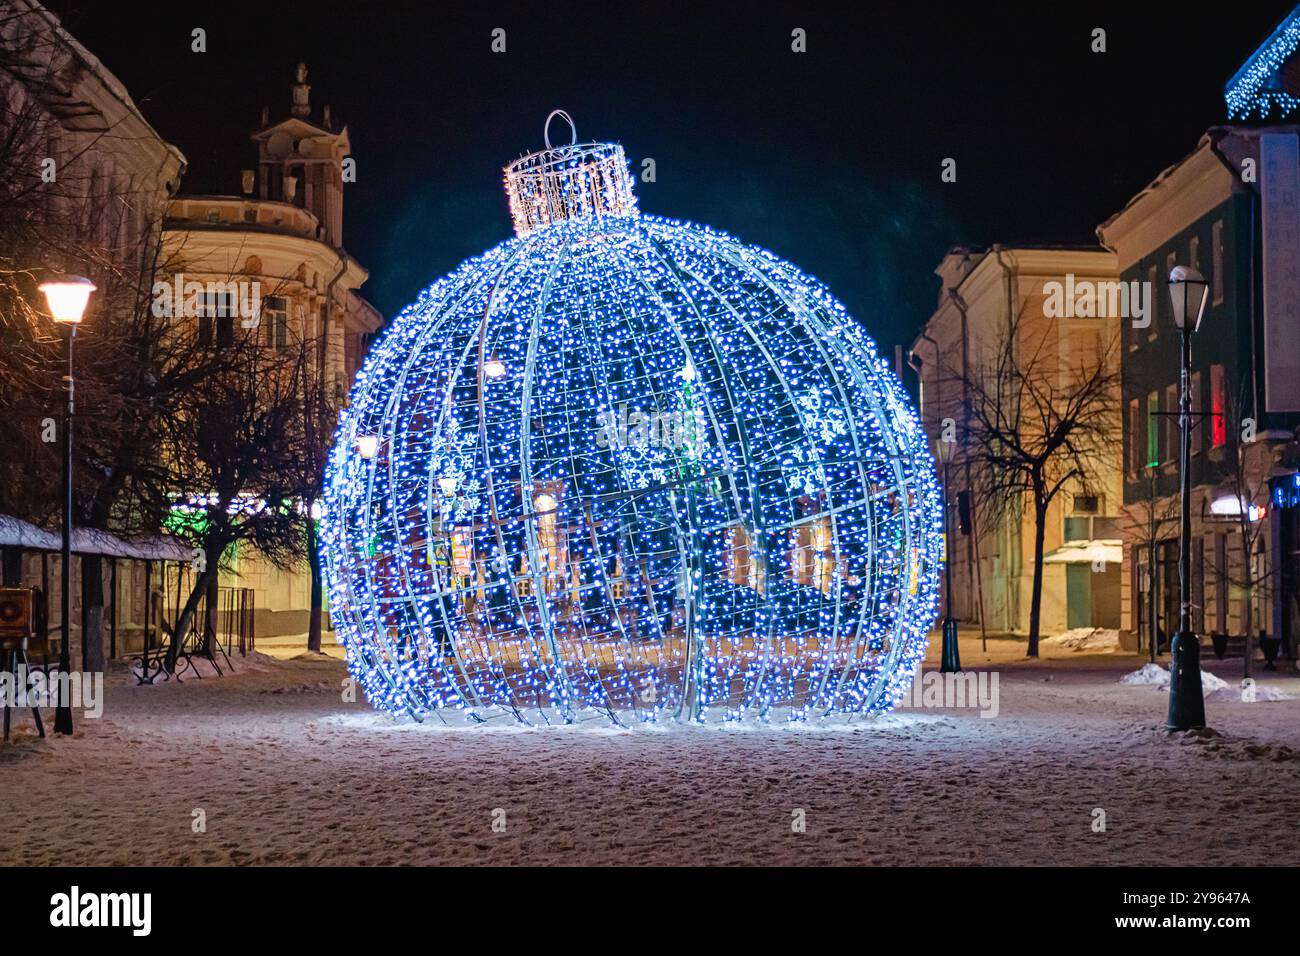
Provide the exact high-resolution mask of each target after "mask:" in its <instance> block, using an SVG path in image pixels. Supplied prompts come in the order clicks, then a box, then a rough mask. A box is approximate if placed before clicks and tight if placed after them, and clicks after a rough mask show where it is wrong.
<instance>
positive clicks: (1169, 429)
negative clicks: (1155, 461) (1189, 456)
mask: <svg viewBox="0 0 1300 956" xmlns="http://www.w3.org/2000/svg"><path fill="white" fill-rule="evenodd" d="M1164 410H1165V412H1166V414H1165V415H1164V416H1163V421H1164V428H1162V429H1161V434H1162V435H1163V436H1164V441H1163V442H1162V447H1161V449H1160V450H1161V452H1162V454H1161V457H1160V460H1161V461H1177V460H1178V452H1179V447H1178V439H1179V432H1178V416H1177V415H1175V414H1174V412H1176V411H1178V386H1177V385H1167V386H1165V409H1164Z"/></svg>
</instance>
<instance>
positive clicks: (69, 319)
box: [39, 276, 95, 734]
mask: <svg viewBox="0 0 1300 956" xmlns="http://www.w3.org/2000/svg"><path fill="white" fill-rule="evenodd" d="M39 288H40V290H41V292H43V293H45V301H46V302H47V303H48V304H49V307H50V316H51V317H52V318H53V319H54V321H55V322H58V323H60V324H61V325H66V326H67V327H68V374H67V376H66V378H65V379H64V381H65V383H66V388H67V392H68V407H67V410H66V411H65V413H64V417H63V561H62V567H61V568H60V569H59V572H60V578H61V581H62V594H61V595H60V597H61V598H62V602H63V603H62V609H63V620H62V622H61V624H60V640H59V670H61V671H62V672H63V675H64V676H65V677H66V676H67V675H68V674H69V673H70V672H71V670H72V662H71V658H70V650H71V648H70V647H69V645H70V644H71V643H72V640H71V636H70V624H71V618H72V593H71V591H72V416H73V412H74V407H75V406H74V393H73V385H74V382H73V377H72V346H73V343H74V342H75V341H76V338H77V326H78V325H80V324H81V319H82V316H84V315H85V313H86V305H87V304H88V303H89V302H90V293H92V292H94V291H95V283H93V282H91V281H90V280H89V279H87V278H85V277H83V276H58V277H56V278H53V279H48V280H46V281H45V282H42V283H41V284H40V286H39ZM54 730H55V733H60V734H71V733H72V704H71V701H70V700H69V699H68V697H67V695H66V694H60V695H59V699H58V702H57V703H56V705H55V710H54Z"/></svg>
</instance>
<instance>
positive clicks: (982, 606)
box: [911, 246, 1121, 636]
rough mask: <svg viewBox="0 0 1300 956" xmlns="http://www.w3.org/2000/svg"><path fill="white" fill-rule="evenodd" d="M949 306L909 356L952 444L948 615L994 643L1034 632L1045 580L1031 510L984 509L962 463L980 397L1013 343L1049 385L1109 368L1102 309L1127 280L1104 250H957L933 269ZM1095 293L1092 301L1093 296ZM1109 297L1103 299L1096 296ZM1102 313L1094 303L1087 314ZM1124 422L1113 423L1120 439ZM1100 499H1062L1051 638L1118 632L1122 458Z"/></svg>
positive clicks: (928, 413)
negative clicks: (1120, 279) (976, 384)
mask: <svg viewBox="0 0 1300 956" xmlns="http://www.w3.org/2000/svg"><path fill="white" fill-rule="evenodd" d="M935 273H936V274H937V275H938V276H939V278H940V281H941V286H940V290H939V299H938V305H937V308H936V310H935V312H934V314H933V315H932V316H931V317H930V319H929V320H928V321H927V322H926V324H925V327H924V328H923V329H922V331H921V334H920V336H919V337H918V338H917V339H916V340H915V341H914V342H913V344H912V348H911V363H912V366H913V368H914V369H916V371H917V373H918V376H919V379H920V402H921V414H922V420H923V422H924V425H925V428H926V432H927V434H929V435H930V436H931V437H932V439H934V440H936V441H941V440H943V439H944V438H945V437H952V438H955V450H954V453H953V454H952V456H951V460H950V461H949V462H948V463H947V464H946V465H941V477H942V476H943V472H945V471H946V473H947V480H946V481H945V482H944V484H945V489H946V499H947V506H948V511H947V515H948V520H947V525H948V536H947V542H948V550H947V559H948V561H949V562H950V563H951V565H952V594H951V595H950V596H946V597H945V600H948V601H951V604H950V608H951V612H950V613H951V614H952V615H953V616H954V617H955V618H956V619H958V620H959V621H964V622H968V623H977V622H978V623H982V624H983V626H984V628H985V629H986V630H987V631H989V632H1002V633H1016V634H1022V633H1027V632H1028V630H1029V626H1030V621H1029V618H1030V605H1031V601H1032V589H1033V577H1034V566H1033V565H1034V561H1033V558H1034V527H1033V525H1034V522H1033V508H1032V499H1031V496H1029V495H1028V494H1026V495H1024V500H1016V501H1013V502H1010V503H1008V504H1009V506H1008V507H1005V508H1002V507H999V508H988V507H981V506H980V502H979V500H978V498H979V496H978V495H977V494H976V493H975V489H976V488H977V487H978V486H979V485H980V480H979V479H980V476H979V475H978V474H977V473H976V472H977V471H978V468H979V466H978V465H977V464H975V463H972V462H971V461H970V460H969V458H968V456H967V454H966V452H965V450H964V442H963V434H964V431H965V429H966V428H967V425H968V416H969V404H970V401H971V396H970V394H969V387H970V386H969V384H968V383H970V382H972V381H973V380H974V379H975V377H976V376H977V375H978V374H980V372H979V370H980V369H981V368H985V367H988V366H989V365H990V364H991V363H992V362H993V360H994V352H995V351H996V350H998V349H999V348H1000V347H1002V346H1003V344H1004V343H1007V342H1008V339H1012V340H1014V349H1015V352H1016V354H1017V355H1024V356H1028V355H1031V354H1032V355H1035V356H1039V357H1041V358H1042V360H1043V362H1045V363H1046V367H1047V368H1048V369H1049V370H1051V372H1052V374H1055V373H1056V372H1059V373H1060V374H1061V375H1062V376H1067V375H1069V374H1071V371H1072V370H1073V369H1075V368H1092V367H1095V366H1096V365H1097V363H1098V362H1103V361H1106V360H1108V358H1109V356H1110V354H1111V352H1112V351H1113V349H1112V346H1111V343H1112V342H1113V340H1114V339H1115V337H1116V335H1117V332H1118V326H1119V322H1120V319H1119V316H1118V314H1117V313H1118V312H1119V311H1120V310H1119V309H1117V308H1114V307H1113V306H1112V305H1111V304H1109V303H1108V302H1107V300H1106V299H1105V297H1104V292H1105V289H1106V286H1105V284H1106V283H1113V282H1114V280H1115V279H1116V276H1117V273H1116V267H1115V256H1114V254H1113V253H1111V252H1108V251H1106V250H1104V249H1100V248H1095V247H1085V248H1069V247H1060V248H1032V247H1014V248H1005V247H1000V246H994V247H993V248H991V249H989V250H971V249H966V248H955V249H953V250H951V251H950V252H949V253H948V255H947V256H945V257H944V259H943V261H942V262H941V263H940V264H939V267H938V268H937V269H936V270H935ZM1088 289H1091V290H1093V292H1092V294H1091V297H1090V298H1088V299H1087V302H1085V297H1084V290H1088ZM1099 291H1100V292H1102V293H1103V296H1102V297H1101V298H1100V299H1099V298H1098V297H1097V295H1096V293H1097V292H1099ZM1088 303H1091V304H1088ZM1118 426H1119V423H1118V422H1115V430H1116V433H1118ZM1097 478H1098V481H1096V482H1094V487H1091V488H1087V489H1085V488H1083V487H1081V486H1079V485H1077V484H1072V485H1069V486H1067V487H1065V488H1064V489H1063V490H1062V491H1061V493H1059V494H1058V495H1056V496H1055V498H1054V499H1053V500H1052V503H1051V504H1050V506H1049V510H1048V513H1047V517H1046V525H1045V529H1046V530H1045V538H1044V554H1045V557H1044V569H1043V572H1044V573H1043V588H1042V617H1041V623H1040V633H1041V634H1042V635H1044V636H1046V635H1051V634H1056V633H1060V632H1062V631H1065V630H1068V629H1071V628H1077V627H1117V626H1118V623H1119V620H1118V619H1119V582H1120V578H1121V571H1120V568H1119V556H1120V549H1119V541H1118V533H1117V532H1116V530H1115V517H1116V516H1117V515H1118V513H1119V506H1120V503H1121V483H1120V472H1119V458H1118V454H1116V455H1115V460H1114V467H1110V466H1109V465H1107V466H1106V467H1105V468H1104V469H1103V470H1102V473H1101V474H1100V475H1099V476H1097Z"/></svg>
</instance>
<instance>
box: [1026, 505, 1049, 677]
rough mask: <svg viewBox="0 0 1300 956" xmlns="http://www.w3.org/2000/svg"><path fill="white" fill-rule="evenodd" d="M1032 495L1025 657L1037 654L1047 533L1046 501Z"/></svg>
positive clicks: (1041, 614)
mask: <svg viewBox="0 0 1300 956" xmlns="http://www.w3.org/2000/svg"><path fill="white" fill-rule="evenodd" d="M1034 497H1035V501H1034V586H1033V593H1032V594H1031V596H1030V600H1029V650H1028V652H1027V653H1026V656H1027V657H1037V656H1038V628H1039V623H1040V621H1041V618H1042V616H1043V540H1044V538H1045V536H1046V534H1047V503H1046V502H1042V501H1039V500H1037V498H1038V496H1037V495H1035V496H1034Z"/></svg>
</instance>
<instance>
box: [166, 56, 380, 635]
mask: <svg viewBox="0 0 1300 956" xmlns="http://www.w3.org/2000/svg"><path fill="white" fill-rule="evenodd" d="M291 92H292V98H291V104H292V105H291V107H290V115H289V116H287V117H285V118H284V119H281V120H279V121H276V122H269V121H268V120H269V113H268V114H264V117H263V123H262V126H261V128H259V129H257V130H255V131H254V132H253V133H252V136H251V138H252V141H253V143H254V145H255V146H256V149H257V166H256V169H248V170H245V171H244V173H243V175H242V183H241V185H242V188H243V195H241V196H207V195H182V196H178V197H177V198H175V199H174V200H173V201H172V202H171V204H170V205H169V207H168V211H167V219H166V222H165V230H164V245H165V247H166V250H167V256H166V258H167V261H168V262H169V263H170V264H171V267H172V268H174V269H176V270H178V272H182V273H183V275H184V279H183V282H181V283H180V285H181V286H182V287H183V286H184V284H186V283H189V282H192V281H193V282H198V283H200V284H201V285H202V286H203V287H204V288H205V289H217V290H219V291H217V292H215V293H211V294H208V295H207V298H206V300H205V314H203V315H201V316H199V317H198V322H199V323H200V326H199V334H200V336H201V337H202V336H205V335H206V336H208V337H209V338H210V339H211V341H212V343H213V345H214V346H215V347H220V344H221V341H222V340H223V337H225V336H231V335H234V334H235V326H236V324H245V325H248V324H253V327H254V328H255V331H254V333H253V334H254V335H256V336H257V337H258V338H259V339H260V340H261V344H262V345H264V346H266V347H267V348H269V349H272V350H275V351H276V352H277V353H285V352H293V351H296V350H307V351H308V352H309V353H310V355H309V361H310V362H311V363H312V364H313V365H314V366H315V369H316V372H317V374H318V375H319V376H320V377H321V380H322V383H323V387H324V393H325V397H326V400H327V401H328V403H329V404H330V405H331V406H332V407H336V408H338V407H342V405H343V404H344V402H345V401H346V399H347V394H348V390H349V388H350V386H351V383H352V379H353V377H354V376H355V374H356V372H357V369H358V368H359V367H360V364H361V360H362V357H363V355H364V353H365V349H366V346H367V344H368V342H369V337H370V336H371V335H372V334H373V333H374V332H376V331H377V330H378V329H379V326H380V323H381V316H380V315H379V313H378V312H377V311H376V310H375V308H374V307H373V306H372V305H370V303H368V302H367V301H366V300H365V299H363V298H362V297H361V296H360V295H359V294H358V292H357V289H358V287H360V286H361V285H362V283H364V282H365V281H366V278H367V277H368V275H369V273H368V272H367V270H366V269H364V268H363V267H362V266H361V265H360V264H359V263H357V261H356V260H355V259H353V258H352V257H351V256H350V255H348V253H347V251H346V250H345V248H344V246H343V197H344V188H345V173H346V170H347V168H348V164H349V163H350V162H351V160H350V153H351V143H350V140H349V135H348V130H347V127H346V126H338V125H336V124H335V123H334V122H333V118H332V116H331V114H330V110H329V108H328V107H326V108H325V109H324V110H323V111H322V114H321V115H320V116H319V117H314V116H313V110H312V106H311V101H310V87H309V86H308V85H307V71H306V68H305V67H304V66H302V65H300V66H299V67H298V71H297V77H296V81H295V83H294V84H293V86H292V88H291ZM163 279H164V280H166V279H167V277H166V276H164V277H163ZM223 287H224V290H223ZM236 299H239V301H235V300H236ZM249 305H255V306H256V307H255V308H253V309H249V308H247V306H249ZM254 313H256V314H254ZM246 316H247V317H246ZM309 560H310V561H314V560H315V556H314V555H313V556H310V557H309V556H308V555H307V554H306V552H305V550H304V555H303V562H302V565H301V567H299V568H297V569H294V570H291V571H284V570H280V569H278V568H276V567H274V566H273V565H271V564H269V563H268V562H266V561H265V560H263V559H261V558H260V557H259V556H258V555H257V553H256V552H252V551H248V550H247V549H244V550H242V551H240V552H239V553H237V554H235V555H233V556H232V566H231V568H230V569H229V570H227V571H223V573H222V575H221V586H222V587H230V588H249V589H251V590H252V592H253V600H254V605H255V607H256V619H255V620H256V629H257V633H258V634H259V635H263V636H266V635H275V634H301V633H305V632H306V631H307V625H308V614H309V611H310V607H311V573H310V564H309V563H308V561H309ZM327 626H328V625H327Z"/></svg>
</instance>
